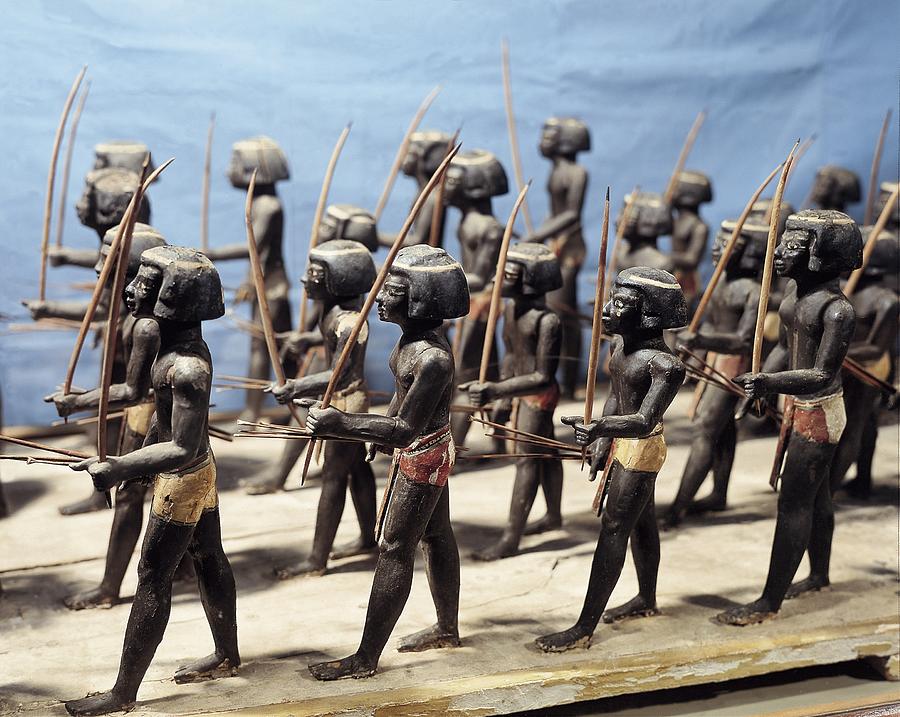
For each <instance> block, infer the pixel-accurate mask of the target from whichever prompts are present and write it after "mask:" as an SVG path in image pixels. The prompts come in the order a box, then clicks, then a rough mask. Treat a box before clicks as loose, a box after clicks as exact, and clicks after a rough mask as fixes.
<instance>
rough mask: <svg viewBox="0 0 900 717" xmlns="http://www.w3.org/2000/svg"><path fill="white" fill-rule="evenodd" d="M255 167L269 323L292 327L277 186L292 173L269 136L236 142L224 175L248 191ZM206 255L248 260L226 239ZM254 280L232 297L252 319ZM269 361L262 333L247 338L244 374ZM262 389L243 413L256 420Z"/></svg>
mask: <svg viewBox="0 0 900 717" xmlns="http://www.w3.org/2000/svg"><path fill="white" fill-rule="evenodd" d="M254 170H256V173H257V174H256V191H255V192H254V194H253V208H252V216H253V231H254V235H255V236H256V243H257V249H258V251H259V258H260V261H261V263H262V268H263V275H264V277H265V280H266V298H267V299H268V301H269V308H270V309H271V311H272V325H273V328H274V329H275V331H276V332H278V333H282V332H286V331H290V330H291V326H292V323H291V304H290V301H289V300H288V290H289V288H290V283H289V282H288V278H287V273H286V272H285V269H284V254H283V247H282V242H283V235H284V209H283V208H282V206H281V199H279V197H278V192H277V191H276V189H275V185H276V184H277V183H278V182H280V181H283V180H286V179H288V178H290V171H289V170H288V162H287V157H285V155H284V152H283V151H282V150H281V147H279V146H278V144H276V142H275V141H274V140H273V139H270V138H269V137H252V138H250V139H245V140H241V141H239V142H235V143H234V145H232V149H231V164H230V165H229V167H228V179H229V180H230V181H231V185H232V186H233V187H235V188H236V189H241V190H246V189H247V187H248V186H249V185H250V177H251V176H252V174H253V172H254ZM205 253H206V255H207V256H208V257H209V258H210V259H212V260H213V261H226V260H232V259H249V253H248V249H247V244H246V242H240V243H235V244H228V245H226V246H222V247H216V248H211V249H209V250H207V251H206V252H205ZM252 286H253V281H252V279H251V278H248V279H247V280H246V281H245V284H244V285H243V286H241V288H240V289H239V290H238V293H237V295H236V296H235V302H236V303H239V302H242V301H246V300H249V301H250V302H251V307H252V315H253V322H254V323H257V322H258V321H259V307H258V305H257V303H256V300H255V298H251V297H253V296H254V292H253V289H252ZM270 373H271V366H270V365H269V355H268V353H267V351H266V343H265V341H264V340H263V339H262V337H260V336H254V337H253V338H251V339H250V366H249V368H248V369H247V375H248V376H249V377H251V378H256V379H268V378H270ZM264 398H265V394H264V393H263V392H262V391H253V390H248V391H247V395H246V403H245V407H244V411H243V413H242V414H241V418H242V419H244V420H248V421H255V420H256V419H258V418H259V415H260V411H261V410H262V403H263V399H264Z"/></svg>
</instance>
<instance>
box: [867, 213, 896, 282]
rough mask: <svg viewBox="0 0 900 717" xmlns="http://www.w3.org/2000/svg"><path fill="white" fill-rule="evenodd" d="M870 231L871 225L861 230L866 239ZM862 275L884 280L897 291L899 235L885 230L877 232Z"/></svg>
mask: <svg viewBox="0 0 900 717" xmlns="http://www.w3.org/2000/svg"><path fill="white" fill-rule="evenodd" d="M871 231H872V227H866V228H865V229H863V230H862V233H863V236H864V238H865V239H866V241H868V237H869V235H870V234H871ZM863 276H864V277H866V278H867V279H873V280H879V281H884V282H885V283H886V284H889V286H890V287H891V288H893V289H894V291H897V284H898V281H900V236H898V235H897V234H894V233H893V232H887V231H884V232H881V234H879V236H878V240H877V241H876V242H875V247H874V248H873V249H872V254H871V255H870V256H869V261H868V262H866V268H865V269H863Z"/></svg>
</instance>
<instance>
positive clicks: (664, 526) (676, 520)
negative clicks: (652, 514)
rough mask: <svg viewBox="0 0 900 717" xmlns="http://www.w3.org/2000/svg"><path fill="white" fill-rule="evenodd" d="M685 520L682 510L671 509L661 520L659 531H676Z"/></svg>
mask: <svg viewBox="0 0 900 717" xmlns="http://www.w3.org/2000/svg"><path fill="white" fill-rule="evenodd" d="M682 520H684V513H683V512H682V511H681V510H675V509H674V508H670V509H669V510H668V511H667V512H666V514H665V515H664V516H663V517H662V518H660V519H659V529H660V530H662V531H667V530H674V529H675V528H677V527H678V526H679V525H681V521H682Z"/></svg>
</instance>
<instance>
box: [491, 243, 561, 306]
mask: <svg viewBox="0 0 900 717" xmlns="http://www.w3.org/2000/svg"><path fill="white" fill-rule="evenodd" d="M561 286H562V274H561V273H560V269H559V259H558V258H557V256H556V254H555V253H554V252H553V251H552V250H551V249H550V248H549V247H546V246H544V245H543V244H536V243H533V242H519V243H516V244H512V245H511V246H510V247H509V249H508V250H507V252H506V266H505V267H504V271H503V286H502V288H501V292H502V294H503V296H507V297H514V296H543V295H544V294H546V293H547V292H548V291H554V290H555V289H558V288H559V287H561Z"/></svg>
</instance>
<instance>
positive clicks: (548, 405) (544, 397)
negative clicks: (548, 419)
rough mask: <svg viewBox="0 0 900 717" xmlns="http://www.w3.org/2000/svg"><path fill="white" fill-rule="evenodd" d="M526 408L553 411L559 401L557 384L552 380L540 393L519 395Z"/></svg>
mask: <svg viewBox="0 0 900 717" xmlns="http://www.w3.org/2000/svg"><path fill="white" fill-rule="evenodd" d="M520 398H521V399H522V401H524V402H525V405H526V406H528V408H530V409H532V410H534V411H554V410H555V409H556V404H558V403H559V384H558V383H556V381H554V382H553V383H552V384H551V385H549V386H547V388H545V389H544V390H543V391H541V392H540V393H532V394H530V395H528V396H521V397H520Z"/></svg>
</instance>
